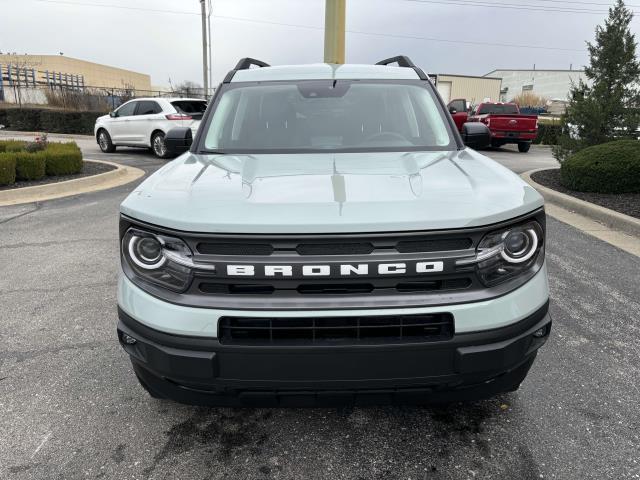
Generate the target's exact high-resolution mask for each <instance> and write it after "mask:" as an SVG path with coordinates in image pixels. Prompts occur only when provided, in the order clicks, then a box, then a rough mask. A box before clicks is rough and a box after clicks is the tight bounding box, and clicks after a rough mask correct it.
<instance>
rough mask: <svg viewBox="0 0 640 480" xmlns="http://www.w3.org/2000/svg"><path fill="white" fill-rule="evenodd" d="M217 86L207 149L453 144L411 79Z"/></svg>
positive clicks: (427, 95) (438, 113) (426, 93)
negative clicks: (220, 89) (218, 90)
mask: <svg viewBox="0 0 640 480" xmlns="http://www.w3.org/2000/svg"><path fill="white" fill-rule="evenodd" d="M226 88H227V89H226V90H225V91H223V92H221V94H220V97H219V99H218V101H217V104H216V106H215V111H214V114H213V116H212V118H211V121H210V122H209V125H208V128H207V130H206V134H205V140H204V146H205V149H206V150H213V151H223V152H229V153H269V152H276V151H277V152H283V151H284V152H288V151H292V152H293V151H312V152H315V151H323V152H324V151H335V152H351V151H390V150H391V151H393V150H396V151H397V150H446V149H449V150H450V149H452V148H455V147H452V145H455V143H454V140H453V137H452V136H451V134H450V131H449V129H448V127H447V123H446V122H445V117H444V115H443V112H442V110H441V109H440V107H439V105H438V104H437V103H436V101H435V99H434V96H433V94H432V93H431V91H430V90H429V89H428V88H426V86H425V85H423V84H422V83H418V82H414V83H411V82H405V83H394V82H363V81H351V80H337V81H334V80H326V81H325V80H323V81H301V82H286V83H284V82H269V83H255V84H254V83H251V84H235V85H234V84H232V85H229V86H228V87H226Z"/></svg>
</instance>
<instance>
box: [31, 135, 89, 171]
mask: <svg viewBox="0 0 640 480" xmlns="http://www.w3.org/2000/svg"><path fill="white" fill-rule="evenodd" d="M40 154H41V155H42V156H43V157H44V159H45V162H46V172H47V175H49V176H52V175H73V174H74V173H80V172H81V171H82V165H83V162H82V152H81V151H80V148H79V147H78V145H76V144H75V142H68V143H50V144H49V145H48V146H47V148H46V149H45V150H44V151H42V152H40Z"/></svg>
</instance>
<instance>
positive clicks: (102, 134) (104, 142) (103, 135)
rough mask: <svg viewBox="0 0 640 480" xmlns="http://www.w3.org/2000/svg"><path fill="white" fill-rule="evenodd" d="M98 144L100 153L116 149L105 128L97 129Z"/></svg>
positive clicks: (111, 151)
mask: <svg viewBox="0 0 640 480" xmlns="http://www.w3.org/2000/svg"><path fill="white" fill-rule="evenodd" d="M98 146H100V150H102V153H113V152H115V151H116V146H115V145H114V144H113V142H112V141H111V136H110V135H109V132H107V131H106V130H99V131H98Z"/></svg>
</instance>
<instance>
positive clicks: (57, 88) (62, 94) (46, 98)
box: [0, 70, 213, 112]
mask: <svg viewBox="0 0 640 480" xmlns="http://www.w3.org/2000/svg"><path fill="white" fill-rule="evenodd" d="M5 73H6V70H5ZM12 73H13V72H12ZM14 75H15V73H14ZM20 75H22V76H21V80H20V81H17V78H16V77H15V76H14V77H13V81H11V82H9V81H8V80H7V77H5V78H4V79H0V108H1V107H2V106H5V107H21V108H27V107H29V108H34V107H35V108H43V107H44V108H55V109H61V110H75V111H104V112H107V111H109V110H113V109H114V108H117V107H118V106H120V105H122V104H123V103H124V102H126V101H128V100H131V99H133V98H142V97H181V98H186V97H191V98H205V95H204V90H203V89H202V88H189V89H182V90H138V89H133V88H109V87H95V86H90V85H84V79H80V78H76V79H71V78H67V79H66V80H65V79H64V77H62V79H59V78H56V79H55V80H54V79H53V78H52V79H51V82H49V83H45V84H43V83H42V82H39V81H37V80H36V81H34V80H33V77H32V76H30V75H29V74H28V73H27V74H26V76H25V74H24V73H23V72H21V73H20ZM27 79H28V80H27ZM211 93H213V92H211ZM209 96H210V95H209Z"/></svg>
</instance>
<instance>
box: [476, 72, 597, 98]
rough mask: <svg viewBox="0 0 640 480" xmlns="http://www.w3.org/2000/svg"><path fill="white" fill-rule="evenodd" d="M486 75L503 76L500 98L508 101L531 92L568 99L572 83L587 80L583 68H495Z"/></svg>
mask: <svg viewBox="0 0 640 480" xmlns="http://www.w3.org/2000/svg"><path fill="white" fill-rule="evenodd" d="M485 77H490V78H501V79H502V88H501V90H500V100H502V101H503V102H508V101H511V100H513V98H514V97H517V96H518V95H520V94H522V93H524V92H531V93H534V94H536V95H538V96H540V97H544V98H547V99H548V100H562V101H565V100H567V99H568V95H569V89H570V88H571V83H572V82H574V83H578V82H579V81H580V79H582V80H583V81H585V82H587V77H586V76H585V74H584V71H583V70H494V71H493V72H490V73H487V74H486V75H485Z"/></svg>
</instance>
